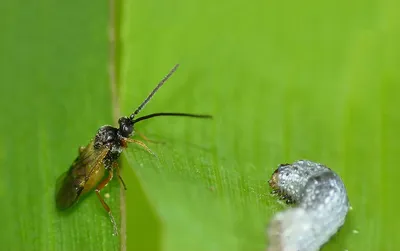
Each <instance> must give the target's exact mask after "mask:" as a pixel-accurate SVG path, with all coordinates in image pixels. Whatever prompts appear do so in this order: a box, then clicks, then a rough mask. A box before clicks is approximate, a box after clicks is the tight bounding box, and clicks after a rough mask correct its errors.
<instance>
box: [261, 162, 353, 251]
mask: <svg viewBox="0 0 400 251" xmlns="http://www.w3.org/2000/svg"><path fill="white" fill-rule="evenodd" d="M269 184H270V186H271V188H272V189H273V190H274V191H275V192H276V193H277V194H278V195H280V196H282V197H284V198H285V199H288V200H290V201H292V202H293V203H295V206H294V207H292V208H290V209H287V210H286V211H283V212H279V213H277V214H276V215H275V216H274V217H273V219H272V221H271V223H270V224H269V227H268V233H267V234H268V239H269V246H268V251H316V250H319V249H320V248H321V246H322V245H323V244H325V243H326V242H327V241H328V240H329V239H330V238H331V237H332V236H333V235H334V234H335V233H336V232H337V231H338V229H339V228H340V227H341V226H342V225H343V224H344V221H345V218H346V215H347V212H348V210H349V201H348V197H347V192H346V189H345V186H344V184H343V182H342V180H341V179H340V177H339V176H338V175H337V174H336V173H335V172H333V171H332V170H331V169H329V168H328V167H326V166H324V165H322V164H320V163H315V162H311V161H308V160H299V161H296V162H294V163H293V164H283V165H280V166H279V168H278V169H277V170H276V171H275V172H274V173H273V174H272V177H271V179H270V181H269Z"/></svg>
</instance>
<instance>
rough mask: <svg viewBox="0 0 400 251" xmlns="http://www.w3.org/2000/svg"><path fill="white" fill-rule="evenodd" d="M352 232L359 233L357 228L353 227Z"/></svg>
mask: <svg viewBox="0 0 400 251" xmlns="http://www.w3.org/2000/svg"><path fill="white" fill-rule="evenodd" d="M352 232H353V234H359V233H360V232H359V231H358V230H357V229H353V231H352Z"/></svg>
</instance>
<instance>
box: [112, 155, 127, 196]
mask: <svg viewBox="0 0 400 251" xmlns="http://www.w3.org/2000/svg"><path fill="white" fill-rule="evenodd" d="M112 167H113V169H115V170H117V175H118V178H119V180H120V181H121V183H122V185H123V186H124V189H125V190H126V185H125V182H124V180H123V179H122V177H121V175H120V172H119V166H118V163H117V162H116V161H114V162H113V164H112Z"/></svg>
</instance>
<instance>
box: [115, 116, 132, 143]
mask: <svg viewBox="0 0 400 251" xmlns="http://www.w3.org/2000/svg"><path fill="white" fill-rule="evenodd" d="M118 124H119V129H118V130H119V134H120V135H121V136H122V137H125V138H128V137H130V136H131V135H132V133H133V122H132V120H131V119H129V118H128V117H121V118H120V119H119V120H118Z"/></svg>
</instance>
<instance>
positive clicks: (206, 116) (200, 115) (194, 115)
mask: <svg viewBox="0 0 400 251" xmlns="http://www.w3.org/2000/svg"><path fill="white" fill-rule="evenodd" d="M158 116H177V117H192V118H200V119H212V116H211V115H202V114H191V113H180V112H159V113H152V114H149V115H146V116H143V117H140V118H137V119H134V120H133V124H135V123H137V122H139V121H142V120H146V119H150V118H153V117H158Z"/></svg>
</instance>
